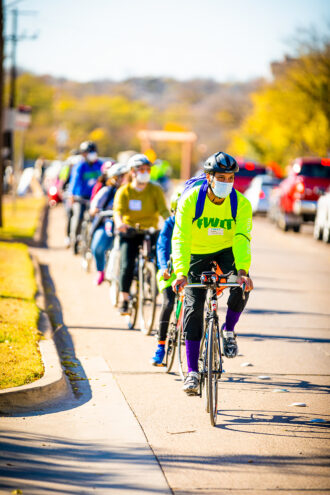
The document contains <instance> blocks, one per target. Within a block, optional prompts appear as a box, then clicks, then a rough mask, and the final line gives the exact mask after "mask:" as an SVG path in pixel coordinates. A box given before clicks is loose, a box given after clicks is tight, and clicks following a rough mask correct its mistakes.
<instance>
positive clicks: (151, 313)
mask: <svg viewBox="0 0 330 495" xmlns="http://www.w3.org/2000/svg"><path fill="white" fill-rule="evenodd" d="M139 284H140V290H139V310H140V325H141V326H140V328H141V332H143V333H144V334H145V335H150V334H151V332H152V330H153V324H154V319H155V312H156V297H157V281H156V267H155V264H154V263H152V262H151V261H145V262H142V263H141V260H140V259H139Z"/></svg>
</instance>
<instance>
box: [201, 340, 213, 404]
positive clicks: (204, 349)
mask: <svg viewBox="0 0 330 495" xmlns="http://www.w3.org/2000/svg"><path fill="white" fill-rule="evenodd" d="M207 344H208V340H207V339H206V338H205V332H203V337H202V340H201V343H200V347H199V357H198V371H199V376H200V381H199V393H200V396H201V397H202V395H203V389H204V402H205V410H206V412H210V409H209V394H208V382H207V376H206V373H207Z"/></svg>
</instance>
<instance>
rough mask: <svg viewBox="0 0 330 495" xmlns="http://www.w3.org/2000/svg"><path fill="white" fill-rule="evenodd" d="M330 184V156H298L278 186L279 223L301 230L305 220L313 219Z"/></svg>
mask: <svg viewBox="0 0 330 495" xmlns="http://www.w3.org/2000/svg"><path fill="white" fill-rule="evenodd" d="M329 186H330V159H329V158H296V159H295V160H294V161H293V162H292V163H291V166H290V171H289V175H288V177H287V178H286V179H284V180H283V181H282V182H281V183H280V185H279V187H278V188H277V206H276V209H277V212H276V222H277V225H278V226H279V227H280V228H282V229H283V230H284V231H288V230H290V229H292V230H293V231H294V232H299V230H300V227H301V225H302V223H304V222H308V221H314V219H315V214H316V203H317V200H318V199H319V197H320V195H321V194H323V193H324V192H325V191H326V190H327V188H328V187H329Z"/></svg>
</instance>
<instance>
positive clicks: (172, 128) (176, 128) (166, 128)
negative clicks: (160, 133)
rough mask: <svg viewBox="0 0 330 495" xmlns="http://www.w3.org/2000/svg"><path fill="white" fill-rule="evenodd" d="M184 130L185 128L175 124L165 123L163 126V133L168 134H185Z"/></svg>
mask: <svg viewBox="0 0 330 495" xmlns="http://www.w3.org/2000/svg"><path fill="white" fill-rule="evenodd" d="M186 130H187V128H186V127H185V126H184V125H182V124H178V123H177V122H166V123H165V125H164V131H168V132H185V131H186Z"/></svg>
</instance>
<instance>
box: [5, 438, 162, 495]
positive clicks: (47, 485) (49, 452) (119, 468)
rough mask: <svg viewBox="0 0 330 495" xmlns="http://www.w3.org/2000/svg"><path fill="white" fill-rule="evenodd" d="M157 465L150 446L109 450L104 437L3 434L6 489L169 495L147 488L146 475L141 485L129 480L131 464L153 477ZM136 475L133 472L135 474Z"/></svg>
mask: <svg viewBox="0 0 330 495" xmlns="http://www.w3.org/2000/svg"><path fill="white" fill-rule="evenodd" d="M154 463H155V457H154V455H153V453H152V451H151V450H150V449H149V448H138V447H136V445H120V446H119V444H118V446H117V445H116V446H115V447H114V449H113V450H111V449H108V448H107V447H105V446H104V445H103V444H102V441H100V442H97V441H94V442H92V441H90V442H89V441H88V442H87V441H86V442H82V441H76V440H72V439H70V438H65V437H63V438H61V437H55V436H52V435H49V434H47V435H42V434H31V433H26V432H25V431H19V432H17V431H9V432H7V433H6V434H4V435H3V436H2V445H1V452H0V465H1V467H0V477H1V485H0V486H1V488H3V489H7V490H8V493H9V490H12V489H13V488H15V489H18V488H19V489H21V490H22V492H23V493H30V494H32V493H33V495H43V494H44V493H67V494H71V493H72V494H73V493H92V492H94V490H96V491H97V493H105V492H106V493H108V491H107V490H109V489H111V490H113V492H114V493H131V491H132V493H136V492H139V491H141V492H143V493H146V492H149V493H151V494H157V493H164V492H163V491H161V490H160V489H156V488H155V489H151V488H148V487H146V486H143V475H142V474H141V476H137V477H136V484H135V485H132V484H130V483H129V482H127V476H126V474H127V471H129V469H130V465H131V467H132V469H133V472H135V473H138V472H139V470H141V471H142V473H145V475H146V476H147V472H148V466H152V465H154ZM129 479H132V475H131V476H130V477H129Z"/></svg>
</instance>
